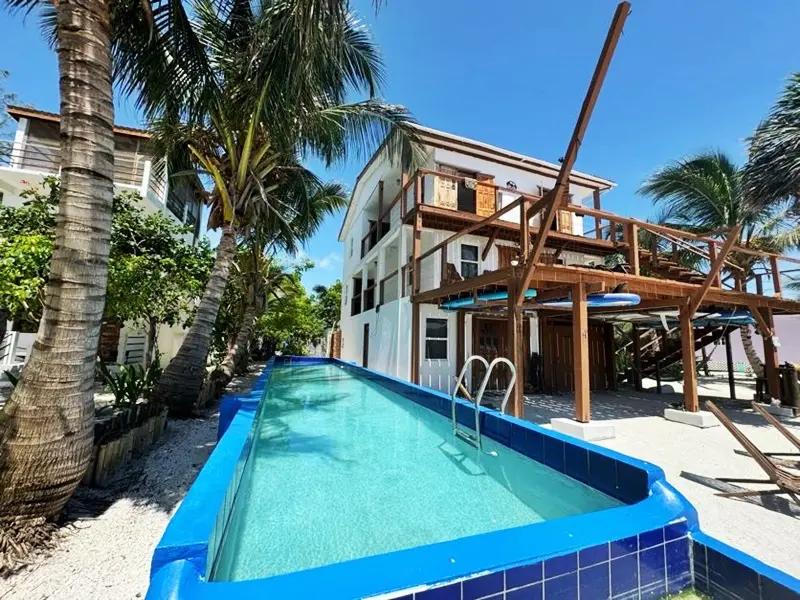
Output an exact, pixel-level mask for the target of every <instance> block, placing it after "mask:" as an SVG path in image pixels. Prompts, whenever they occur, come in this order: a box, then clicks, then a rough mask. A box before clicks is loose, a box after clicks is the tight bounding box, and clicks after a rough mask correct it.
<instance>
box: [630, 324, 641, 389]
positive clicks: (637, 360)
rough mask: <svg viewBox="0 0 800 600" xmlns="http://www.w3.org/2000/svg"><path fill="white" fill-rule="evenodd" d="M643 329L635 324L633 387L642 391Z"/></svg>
mask: <svg viewBox="0 0 800 600" xmlns="http://www.w3.org/2000/svg"><path fill="white" fill-rule="evenodd" d="M641 334H642V331H641V330H640V329H639V326H638V325H636V324H634V325H633V333H632V337H633V388H634V389H635V390H636V391H637V392H641V391H642V339H641Z"/></svg>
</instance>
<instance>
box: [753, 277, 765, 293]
mask: <svg viewBox="0 0 800 600" xmlns="http://www.w3.org/2000/svg"><path fill="white" fill-rule="evenodd" d="M755 278H756V294H758V295H759V296H763V295H764V279H763V275H761V273H757V274H756V275H755Z"/></svg>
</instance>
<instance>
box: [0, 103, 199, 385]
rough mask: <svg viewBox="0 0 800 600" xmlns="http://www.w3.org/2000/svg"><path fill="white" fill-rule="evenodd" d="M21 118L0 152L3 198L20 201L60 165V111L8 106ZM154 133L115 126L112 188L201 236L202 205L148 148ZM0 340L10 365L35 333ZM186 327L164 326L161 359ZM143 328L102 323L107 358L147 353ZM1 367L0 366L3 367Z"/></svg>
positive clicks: (0, 359) (1, 361)
mask: <svg viewBox="0 0 800 600" xmlns="http://www.w3.org/2000/svg"><path fill="white" fill-rule="evenodd" d="M7 111H8V113H9V115H11V116H12V117H13V118H14V119H15V120H16V121H17V129H16V132H15V135H14V138H13V140H6V141H5V143H4V144H3V152H2V153H0V204H5V205H6V206H20V205H21V204H22V202H23V200H24V199H23V198H21V197H20V194H21V193H22V192H23V191H24V190H26V189H30V188H32V187H37V186H40V185H41V184H42V181H43V180H44V178H45V177H47V176H52V175H58V174H59V172H60V170H61V157H60V155H61V142H60V132H59V115H57V114H54V113H49V112H44V111H40V110H36V109H32V108H26V107H20V106H8V107H7ZM149 141H150V134H149V133H148V132H147V131H144V130H141V129H134V128H131V127H121V126H115V127H114V188H115V190H116V191H118V192H119V191H123V190H130V191H134V192H139V194H140V195H141V196H142V198H143V201H142V202H143V208H144V210H145V211H146V212H148V213H150V212H156V211H158V212H161V213H163V214H165V215H167V216H169V217H170V218H171V219H173V220H175V221H176V222H179V223H184V224H186V225H190V226H192V227H193V228H194V231H193V233H190V234H187V236H186V238H185V239H186V241H191V242H194V241H196V240H197V237H198V235H199V231H200V215H201V208H202V205H201V203H200V201H199V199H198V198H196V196H195V194H194V193H193V192H192V190H191V189H190V187H189V186H188V185H181V186H175V185H170V182H169V181H168V177H167V173H166V168H165V164H164V162H165V161H164V158H163V157H156V156H152V154H151V153H150V151H149ZM12 325H13V324H12V323H10V322H9V323H8V333H7V334H6V336H5V338H4V339H3V340H0V367H1V368H8V367H9V366H12V365H14V364H20V363H21V362H23V361H24V360H26V358H27V355H28V351H29V350H30V347H31V344H32V343H33V338H34V337H35V335H36V334H35V333H24V332H18V331H16V332H15V331H13V330H12ZM184 334H185V332H184V331H183V330H182V329H181V328H179V327H176V328H170V327H162V328H161V330H160V331H159V338H158V349H159V352H161V353H162V360H163V362H165V363H166V362H167V361H168V360H169V359H170V358H171V357H172V356H174V355H175V353H176V352H177V351H178V348H179V347H180V344H181V342H182V341H183V337H184ZM145 340H146V336H145V332H144V331H143V330H141V329H140V328H137V327H134V326H132V325H130V324H127V325H126V326H124V327H121V328H118V327H117V326H115V325H112V324H110V325H108V326H106V327H104V331H103V333H102V334H101V344H100V353H101V356H103V358H104V359H105V360H109V361H116V362H119V363H123V364H130V363H136V362H141V361H142V360H143V358H144V355H145V350H146V348H145ZM0 370H1V369H0Z"/></svg>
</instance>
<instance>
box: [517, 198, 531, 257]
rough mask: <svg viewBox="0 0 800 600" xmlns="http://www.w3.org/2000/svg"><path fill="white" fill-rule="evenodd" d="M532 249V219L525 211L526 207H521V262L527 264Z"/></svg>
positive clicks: (522, 205)
mask: <svg viewBox="0 0 800 600" xmlns="http://www.w3.org/2000/svg"><path fill="white" fill-rule="evenodd" d="M530 248H531V229H530V219H529V217H528V213H527V211H526V210H525V205H524V204H520V205H519V260H520V263H522V264H525V261H526V260H527V258H528V252H530Z"/></svg>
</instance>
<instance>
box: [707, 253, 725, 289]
mask: <svg viewBox="0 0 800 600" xmlns="http://www.w3.org/2000/svg"><path fill="white" fill-rule="evenodd" d="M708 259H709V261H711V264H712V265H713V264H714V263H715V262H716V260H717V243H716V242H709V243H708ZM711 285H713V286H714V287H721V286H722V281H721V279H720V275H719V271H718V272H717V274H716V276H715V277H714V278H713V279H712V280H711Z"/></svg>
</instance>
